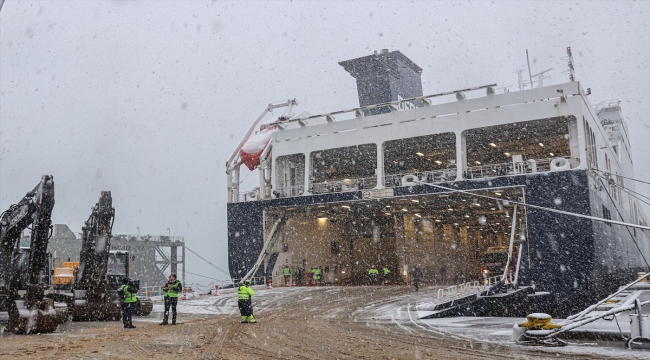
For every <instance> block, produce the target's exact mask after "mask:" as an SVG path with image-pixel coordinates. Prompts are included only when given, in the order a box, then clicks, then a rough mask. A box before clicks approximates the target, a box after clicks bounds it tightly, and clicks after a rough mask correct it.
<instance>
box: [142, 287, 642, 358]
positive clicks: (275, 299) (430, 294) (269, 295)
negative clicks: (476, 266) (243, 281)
mask: <svg viewBox="0 0 650 360" xmlns="http://www.w3.org/2000/svg"><path fill="white" fill-rule="evenodd" d="M253 289H254V290H255V292H256V294H255V296H253V306H254V308H255V309H256V312H257V311H259V310H265V311H270V310H281V309H282V305H283V304H286V303H287V302H289V301H291V302H294V303H300V302H303V301H304V302H307V301H309V300H312V299H314V298H318V296H319V294H320V295H322V294H324V293H325V292H328V291H334V289H335V288H333V287H291V288H274V289H272V290H267V289H266V288H265V287H264V286H254V287H253ZM350 289H351V291H352V292H353V288H352V287H351V288H350ZM436 290H437V289H435V288H430V289H422V291H421V292H419V293H414V292H413V293H406V294H404V293H402V294H397V295H395V296H391V297H388V298H385V299H382V300H379V301H375V302H370V303H365V304H363V306H361V307H360V308H359V309H357V310H354V311H353V312H352V314H353V315H352V316H353V318H354V319H355V321H358V322H367V323H372V322H377V323H391V324H393V325H395V326H397V327H399V328H401V329H403V331H406V332H413V331H414V330H415V331H417V330H420V331H427V332H433V333H436V334H444V335H446V336H449V337H451V338H454V339H467V340H472V341H481V342H490V343H497V344H500V345H506V346H514V347H521V346H522V345H517V344H515V343H513V342H511V341H510V340H511V336H512V327H513V325H514V324H515V323H517V324H518V323H521V322H524V321H525V319H523V318H496V317H453V318H443V319H424V320H420V317H421V316H425V315H428V314H430V313H431V312H430V311H426V310H424V309H430V308H431V305H432V303H433V299H434V296H435V291H436ZM312 306H313V305H312ZM419 309H421V310H419ZM314 310H318V307H316V308H315V309H314ZM349 310H352V309H342V308H339V309H334V310H331V309H330V310H328V311H323V312H322V313H321V314H320V316H319V317H323V318H335V317H336V316H337V315H339V314H340V313H341V312H343V311H349ZM153 311H154V312H162V311H163V304H162V302H156V303H154V309H153ZM178 311H179V313H180V314H197V315H235V314H238V309H237V290H236V289H225V290H220V291H219V296H211V295H202V296H200V297H199V298H196V299H190V300H179V302H178ZM616 319H617V320H618V325H620V328H621V331H622V333H623V334H625V335H628V334H629V332H630V326H629V317H628V315H627V314H619V316H618V317H617V318H616ZM560 321H562V319H553V322H554V323H558V322H560ZM580 331H587V332H600V333H611V334H619V328H618V326H617V324H616V321H615V320H613V321H611V322H610V321H606V320H599V321H596V322H594V323H592V324H589V325H587V326H585V327H583V328H581V329H580ZM568 342H569V346H566V347H563V348H544V349H545V350H546V351H549V352H552V353H557V354H560V356H561V354H565V355H567V356H568V355H570V354H583V355H585V354H586V355H593V356H594V357H599V356H613V357H626V358H632V359H634V358H639V359H647V358H649V357H650V350H641V349H633V350H628V349H626V348H625V345H624V342H623V341H602V340H568ZM536 349H538V350H539V348H536Z"/></svg>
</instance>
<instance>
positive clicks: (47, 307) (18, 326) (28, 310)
mask: <svg viewBox="0 0 650 360" xmlns="http://www.w3.org/2000/svg"><path fill="white" fill-rule="evenodd" d="M57 326H58V316H57V313H56V310H55V309H54V301H52V300H51V299H43V300H40V301H38V302H36V303H35V304H34V305H32V306H27V304H26V303H25V300H15V301H14V302H13V303H12V305H11V307H10V308H9V323H8V324H7V329H6V330H7V331H9V332H13V333H16V334H34V333H51V332H54V331H55V330H56V328H57Z"/></svg>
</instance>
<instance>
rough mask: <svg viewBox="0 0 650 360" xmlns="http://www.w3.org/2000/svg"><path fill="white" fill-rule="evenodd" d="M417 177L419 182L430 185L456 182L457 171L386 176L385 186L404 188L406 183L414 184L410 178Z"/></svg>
mask: <svg viewBox="0 0 650 360" xmlns="http://www.w3.org/2000/svg"><path fill="white" fill-rule="evenodd" d="M411 176H415V177H417V180H419V181H422V182H425V183H429V184H436V183H444V182H448V181H454V180H456V169H445V170H434V171H421V172H411V173H403V174H393V175H386V176H384V186H385V187H388V188H392V187H400V186H404V182H405V181H407V182H412V180H414V179H408V177H411Z"/></svg>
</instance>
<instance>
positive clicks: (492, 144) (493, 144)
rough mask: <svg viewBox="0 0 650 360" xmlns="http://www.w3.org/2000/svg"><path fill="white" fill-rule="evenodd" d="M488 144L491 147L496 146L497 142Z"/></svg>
mask: <svg viewBox="0 0 650 360" xmlns="http://www.w3.org/2000/svg"><path fill="white" fill-rule="evenodd" d="M488 145H490V146H492V147H497V144H495V143H489V144H488Z"/></svg>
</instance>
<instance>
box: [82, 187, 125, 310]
mask: <svg viewBox="0 0 650 360" xmlns="http://www.w3.org/2000/svg"><path fill="white" fill-rule="evenodd" d="M114 220H115V208H113V199H112V197H111V192H110V191H102V194H101V196H100V198H99V202H98V203H97V204H96V205H95V206H94V207H93V208H92V213H91V214H90V217H89V218H88V220H87V221H86V222H85V224H84V227H83V228H82V229H81V230H82V245H81V253H80V254H79V255H80V256H79V268H78V269H77V279H76V281H75V286H74V288H75V290H85V291H86V297H87V298H100V297H102V296H105V294H106V291H107V286H106V284H107V280H106V269H107V266H108V255H109V253H110V249H111V232H112V229H113V221H114Z"/></svg>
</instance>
